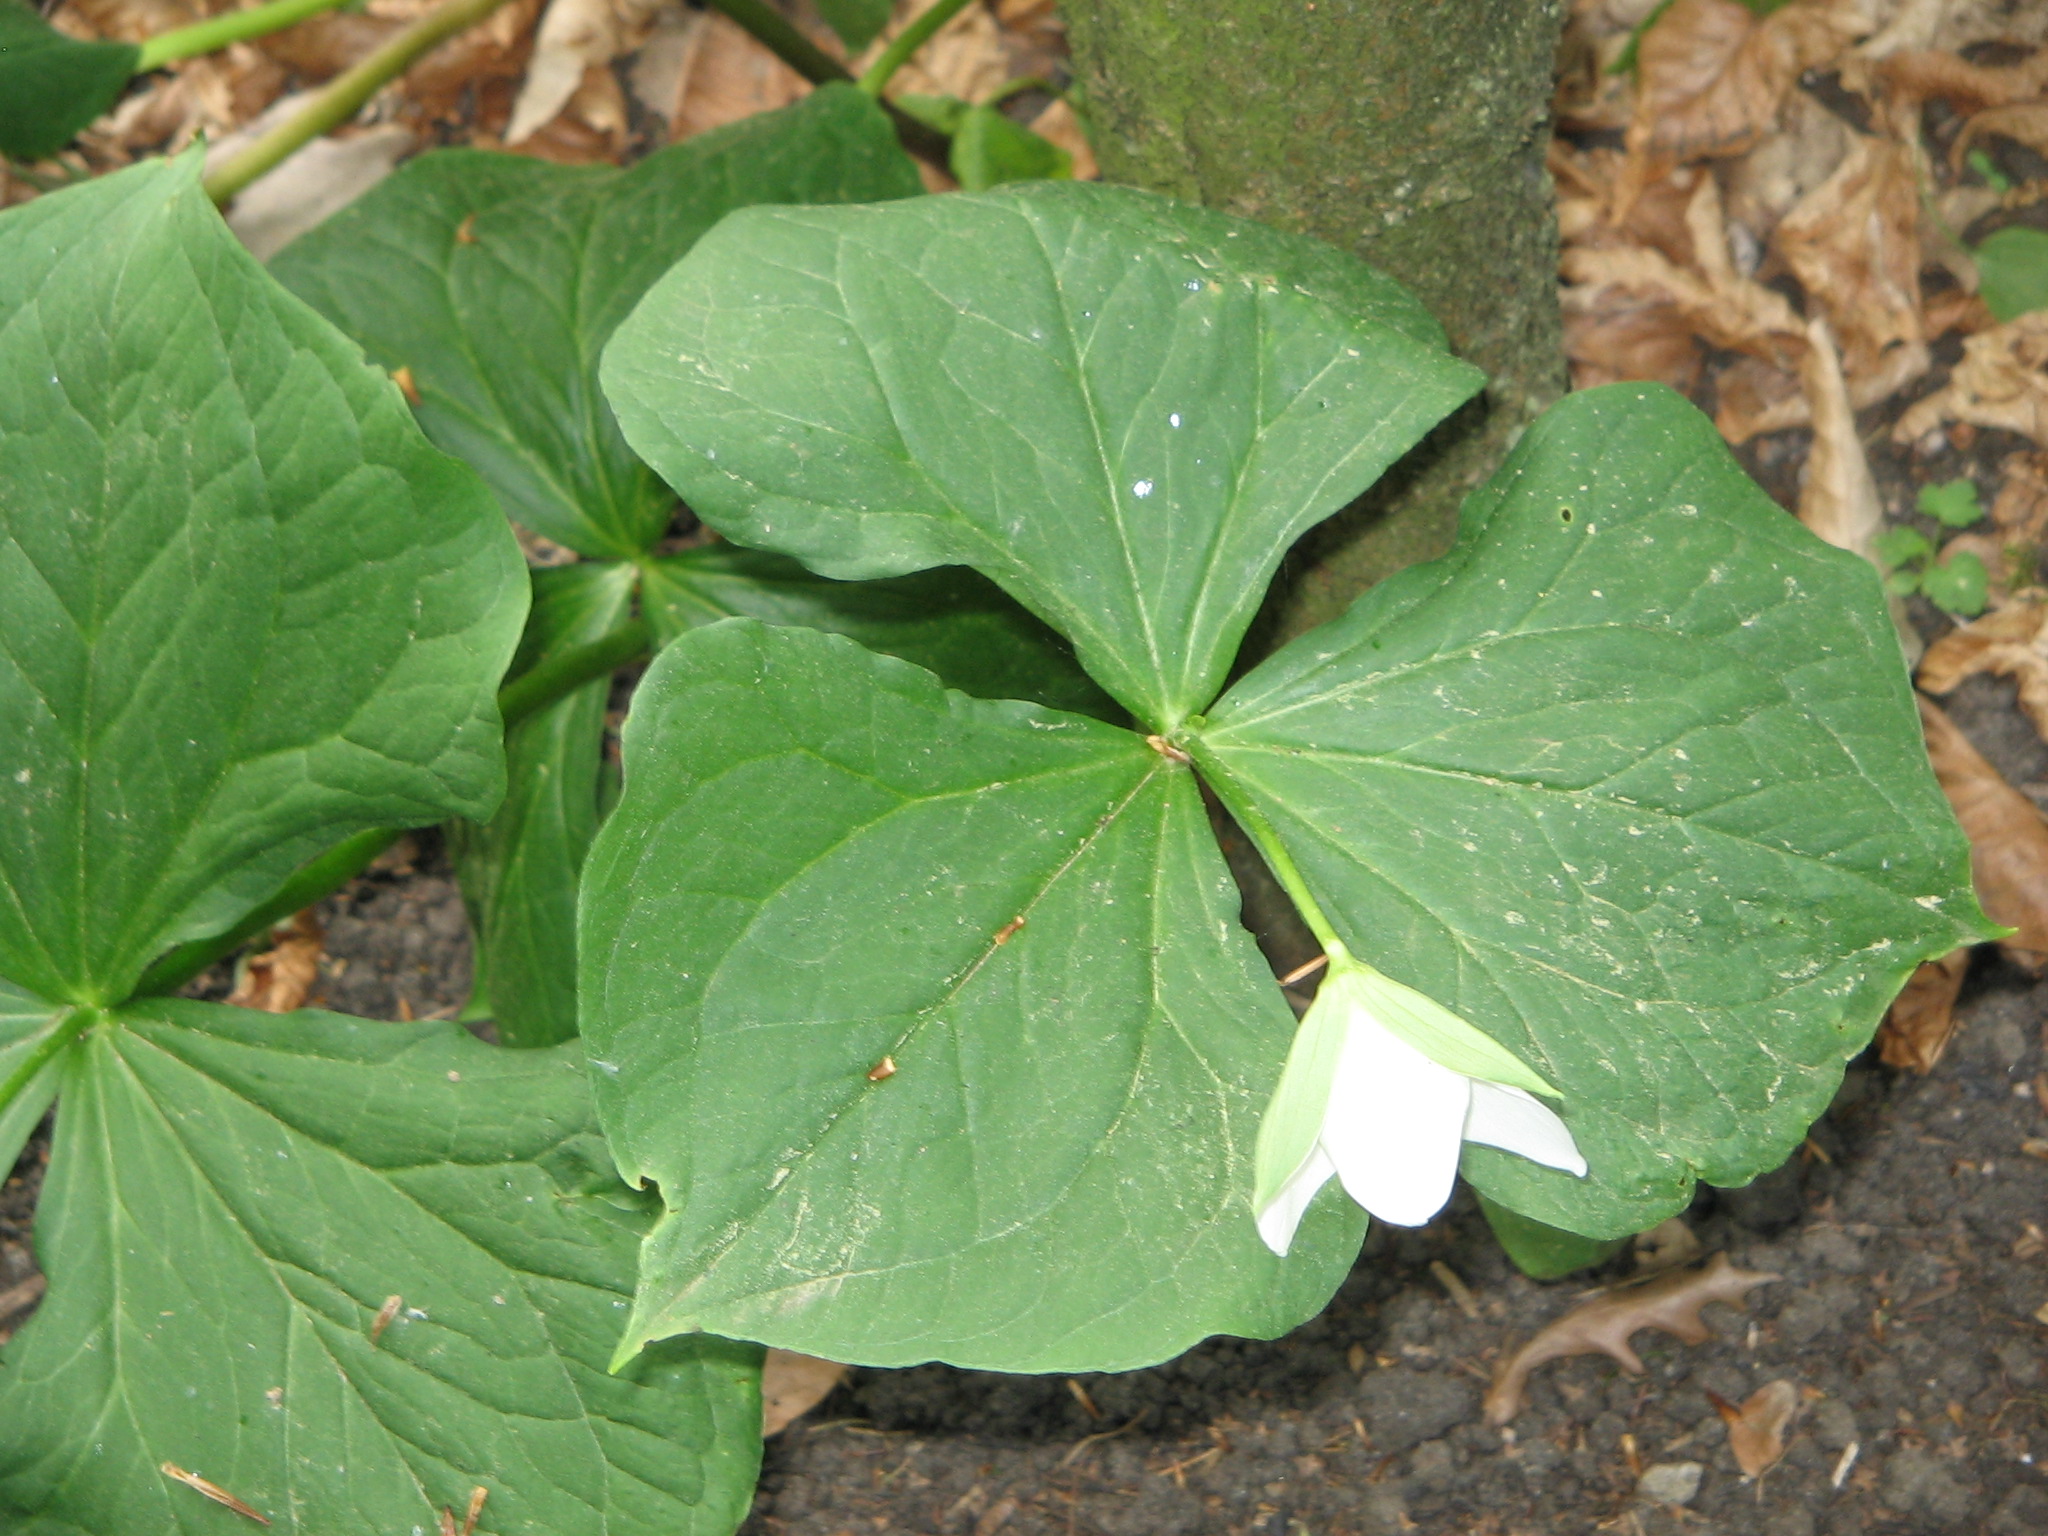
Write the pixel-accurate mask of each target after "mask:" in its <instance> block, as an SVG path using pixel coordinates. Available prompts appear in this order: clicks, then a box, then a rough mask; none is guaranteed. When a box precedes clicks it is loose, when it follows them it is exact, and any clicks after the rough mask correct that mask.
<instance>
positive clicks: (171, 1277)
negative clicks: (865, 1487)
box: [0, 1001, 760, 1536]
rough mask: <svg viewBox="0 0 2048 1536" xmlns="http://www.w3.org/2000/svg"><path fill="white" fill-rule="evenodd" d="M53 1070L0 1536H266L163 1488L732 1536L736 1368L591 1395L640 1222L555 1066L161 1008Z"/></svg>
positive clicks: (327, 1025)
mask: <svg viewBox="0 0 2048 1536" xmlns="http://www.w3.org/2000/svg"><path fill="white" fill-rule="evenodd" d="M63 1071H64V1075H63V1108H62V1112H61V1113H60V1115H59V1116H58V1122H57V1140H56V1146H55V1149H54V1152H53V1155H52V1158H51V1162H50V1168H49V1173H48V1176H47V1178H46V1181H45V1184H44V1188H43V1199H42V1207H41V1210H40V1212H39V1214H38V1218H37V1228H36V1243H37V1249H38V1253H39V1255H40V1257H41V1260H42V1263H43V1266H44V1269H45V1270H46V1271H47V1273H48V1274H49V1276H50V1291H49V1296H48V1298H47V1300H45V1302H44V1303H43V1306H42V1309H41V1311H39V1312H38V1313H37V1314H36V1316H35V1317H34V1318H33V1319H32V1320H31V1321H30V1322H29V1324H28V1325H27V1326H26V1327H25V1328H23V1329H22V1331H21V1333H20V1334H19V1335H18V1336H17V1337H16V1338H15V1339H14V1341H13V1342H12V1344H10V1345H9V1346H8V1349H7V1352H6V1356H5V1369H4V1370H0V1510H20V1511H22V1512H24V1513H27V1512H40V1513H42V1514H44V1515H45V1516H47V1517H49V1518H51V1519H53V1520H63V1521H68V1522H70V1523H71V1525H73V1526H74V1527H75V1528H76V1529H78V1530H81V1531H87V1532H92V1533H94V1536H133V1533H135V1532H137V1531H165V1532H172V1531H176V1532H208V1533H213V1532H220V1533H229V1532H238V1531H245V1530H251V1529H254V1528H255V1527H254V1526H253V1525H252V1524H251V1523H250V1522H249V1521H248V1520H247V1518H246V1517H244V1516H241V1515H237V1514H234V1513H231V1512H230V1511H229V1510H227V1509H225V1508H222V1507H218V1506H217V1505H215V1504H212V1503H209V1502H208V1500H207V1499H206V1498H205V1497H203V1496H202V1495H201V1494H200V1493H199V1492H197V1491H195V1490H194V1488H193V1487H192V1486H191V1485H190V1484H189V1483H186V1482H181V1481H179V1480H177V1479H175V1478H173V1477H172V1476H169V1475H167V1471H166V1468H167V1467H175V1468H177V1469H179V1470H181V1471H184V1472H187V1473H190V1474H193V1475H195V1476H198V1477H201V1478H204V1479H205V1480H206V1481H207V1482H208V1483H210V1484H212V1485H214V1486H215V1487H217V1488H219V1489H221V1490H223V1491H224V1492H226V1493H227V1494H229V1495H231V1496H233V1497H235V1498H237V1499H239V1500H241V1501H242V1502H243V1503H244V1504H246V1505H248V1506H249V1507H250V1508H251V1509H253V1510H255V1511H256V1512H257V1513H258V1514H261V1515H263V1516H265V1517H267V1518H268V1519H269V1520H270V1521H271V1522H272V1524H273V1525H274V1527H276V1528H278V1529H290V1530H294V1531H298V1532H301V1533H303V1536H364V1533H366V1532H405V1531H412V1530H415V1529H417V1530H419V1531H422V1532H427V1531H433V1530H437V1529H440V1528H441V1526H440V1522H439V1516H440V1512H441V1510H443V1509H444V1508H452V1509H453V1510H455V1511H456V1512H457V1515H458V1517H460V1515H461V1513H462V1512H463V1511H465V1510H466V1508H467V1506H468V1503H469V1500H470V1497H471V1491H472V1490H473V1489H476V1488H483V1489H485V1490H487V1497H486V1504H485V1511H484V1519H483V1522H482V1528H483V1529H485V1530H488V1531H491V1532H493V1533H504V1536H515V1533H519V1536H626V1533H646V1536H656V1533H660V1536H670V1533H688V1532H701V1533H704V1536H725V1533H726V1532H728V1531H730V1530H731V1529H732V1528H733V1526H734V1525H735V1524H736V1523H737V1522H738V1520H739V1519H740V1517H741V1516H742V1515H743V1514H744V1513H745V1511H746V1508H747V1504H748V1500H749V1498H750V1496H751V1493H752V1489H753V1482H754V1470H755V1464H756V1462H757V1460H758V1457H759V1444H760V1441H759V1434H760V1399H759V1394H758V1389H757V1383H758V1375H759V1352H758V1351H757V1350H754V1349H752V1348H751V1347H749V1346H746V1345H736V1344H729V1343H726V1342H725V1341H723V1340H718V1339H695V1340H690V1341H684V1342H679V1343H676V1344H671V1345H666V1346H663V1347H662V1348H661V1349H659V1350H657V1351H654V1352H650V1353H649V1354H647V1355H644V1356H642V1357H641V1359H640V1360H638V1361H636V1362H634V1364H633V1365H632V1366H630V1367H628V1368H627V1369H626V1371H625V1372H624V1373H623V1374H621V1375H617V1376H613V1375H610V1374H607V1372H606V1369H605V1365H606V1357H607V1355H608V1354H609V1353H610V1351H611V1348H612V1345H613V1343H614V1341H615V1340H616V1338H617V1335H618V1327H619V1322H620V1320H621V1319H622V1318H624V1317H625V1316H626V1303H627V1300H628V1298H629V1297H630V1295H631V1293H632V1275H633V1255H634V1251H635V1246H636V1243H637V1240H638V1238H639V1235H640V1233H641V1232H642V1231H643V1230H644V1229H645V1227H646V1224H647V1223H646V1217H645V1216H644V1215H643V1214H642V1213H641V1211H640V1209H639V1207H640V1205H641V1204H642V1203H643V1202H642V1201H641V1200H639V1199H638V1198H636V1197H634V1196H632V1195H631V1194H630V1193H629V1192H627V1191H626V1190H625V1189H624V1188H623V1186H621V1185H620V1184H619V1183H618V1181H617V1178H616V1176H614V1175H613V1174H612V1173H611V1171H610V1168H609V1163H608V1159H607V1157H606V1155H605V1150H604V1144H603V1142H602V1141H601V1140H600V1139H599V1138H598V1136H597V1135H596V1131H595V1127H594V1125H593V1124H592V1121H591V1117H590V1100H589V1093H588V1090H587V1089H586V1087H585V1085H584V1082H583V1077H582V1072H581V1070H580V1064H579V1059H578V1057H577V1056H576V1055H575V1054H574V1052H573V1050H553V1051H507V1050H497V1049H492V1048H491V1047H488V1046H484V1045H481V1044H479V1043H477V1042H476V1041H475V1040H473V1039H471V1038H470V1037H469V1036H468V1035H467V1034H466V1033H465V1032H464V1031H463V1030H461V1029H460V1028H458V1027H456V1026H454V1025H449V1024H421V1025H396V1024H376V1023H366V1022H364V1021H362V1020H359V1019H344V1018H341V1017H338V1016H335V1015H331V1014H319V1013H299V1014H293V1015H288V1016H285V1017H283V1018H277V1017H273V1016H271V1015H267V1014H261V1013H252V1012H249V1011H246V1010H242V1009H234V1008H224V1007H221V1006H219V1005H217V1004H207V1003H181V1002H173V1001H160V1002H153V1003H149V1004H145V1005H137V1006H134V1007H131V1008H130V1009H127V1010H123V1012H122V1013H121V1015H120V1017H119V1018H118V1020H112V1021H108V1022H105V1023H102V1024H100V1025H98V1026H97V1027H94V1028H92V1029H91V1030H89V1031H88V1032H87V1033H86V1035H85V1036H84V1037H83V1038H82V1039H81V1040H80V1041H79V1042H78V1043H77V1044H76V1045H74V1046H73V1047H72V1048H71V1049H70V1051H69V1052H68V1054H67V1059H66V1060H65V1062H64V1069H63ZM0 1523H6V1524H7V1528H8V1529H9V1530H13V1529H16V1528H17V1527H16V1525H15V1524H14V1523H13V1522H12V1521H6V1522H0Z"/></svg>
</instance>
